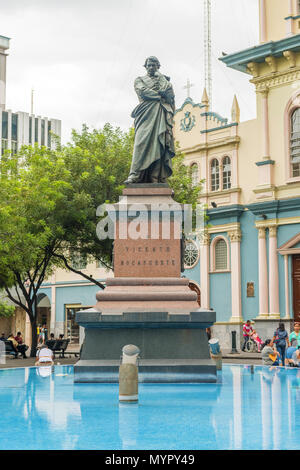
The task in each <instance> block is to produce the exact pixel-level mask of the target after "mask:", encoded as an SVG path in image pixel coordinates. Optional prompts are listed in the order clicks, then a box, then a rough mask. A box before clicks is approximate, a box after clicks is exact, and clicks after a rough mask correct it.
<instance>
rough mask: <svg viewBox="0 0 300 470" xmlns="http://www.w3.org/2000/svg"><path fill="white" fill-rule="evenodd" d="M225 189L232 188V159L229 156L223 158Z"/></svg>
mask: <svg viewBox="0 0 300 470" xmlns="http://www.w3.org/2000/svg"><path fill="white" fill-rule="evenodd" d="M222 163H223V164H222V166H223V189H230V188H231V161H230V158H229V157H225V158H223V162H222Z"/></svg>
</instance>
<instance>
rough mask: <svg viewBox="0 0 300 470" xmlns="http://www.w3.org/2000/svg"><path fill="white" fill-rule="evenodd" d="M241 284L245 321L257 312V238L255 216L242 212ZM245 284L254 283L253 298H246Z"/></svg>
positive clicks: (248, 212) (253, 316)
mask: <svg viewBox="0 0 300 470" xmlns="http://www.w3.org/2000/svg"><path fill="white" fill-rule="evenodd" d="M240 223H241V231H242V241H241V283H242V289H241V291H242V313H243V318H244V319H245V320H251V319H252V318H255V317H256V316H257V314H258V310H259V297H258V294H259V291H258V262H257V261H258V236H257V228H256V227H255V215H254V214H252V212H250V211H245V212H243V214H242V216H241V218H240ZM247 282H254V297H247Z"/></svg>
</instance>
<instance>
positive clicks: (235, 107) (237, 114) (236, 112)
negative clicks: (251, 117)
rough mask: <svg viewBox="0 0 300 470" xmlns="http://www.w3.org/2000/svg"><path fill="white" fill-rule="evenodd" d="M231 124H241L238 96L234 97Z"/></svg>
mask: <svg viewBox="0 0 300 470" xmlns="http://www.w3.org/2000/svg"><path fill="white" fill-rule="evenodd" d="M231 122H240V107H239V103H238V100H237V97H236V95H234V98H233V102H232V107H231Z"/></svg>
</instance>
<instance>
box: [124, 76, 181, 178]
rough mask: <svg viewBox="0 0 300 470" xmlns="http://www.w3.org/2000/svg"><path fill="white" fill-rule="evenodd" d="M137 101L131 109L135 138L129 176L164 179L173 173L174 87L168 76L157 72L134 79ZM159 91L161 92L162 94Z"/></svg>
mask: <svg viewBox="0 0 300 470" xmlns="http://www.w3.org/2000/svg"><path fill="white" fill-rule="evenodd" d="M134 89H135V91H136V93H137V95H138V98H139V101H140V104H139V105H138V106H137V107H136V108H135V109H134V110H133V112H132V114H131V117H133V118H134V127H135V140H134V150H133V158H132V164H131V169H130V175H129V177H130V176H135V177H138V179H137V180H136V182H139V183H143V182H145V183H149V182H164V181H165V179H166V178H168V177H169V176H171V174H172V164H171V159H172V158H173V157H174V155H175V149H174V137H173V133H172V126H173V115H174V111H175V102H174V91H173V87H172V85H171V83H170V81H169V78H168V77H166V76H165V75H162V74H161V73H159V72H156V73H155V75H154V76H153V77H150V76H149V75H145V76H144V77H138V78H137V79H136V80H135V82H134ZM158 91H160V92H163V93H162V95H161V94H159V93H158Z"/></svg>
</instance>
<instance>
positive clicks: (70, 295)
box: [55, 285, 100, 322]
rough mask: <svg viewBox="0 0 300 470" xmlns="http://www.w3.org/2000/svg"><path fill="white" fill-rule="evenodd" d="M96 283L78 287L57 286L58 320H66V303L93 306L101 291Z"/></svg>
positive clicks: (56, 314) (56, 313)
mask: <svg viewBox="0 0 300 470" xmlns="http://www.w3.org/2000/svg"><path fill="white" fill-rule="evenodd" d="M99 290H100V289H99V287H97V286H96V285H90V286H77V287H75V286H74V287H71V286H70V287H69V286H68V287H57V288H56V312H55V316H56V321H60V322H62V321H64V314H65V305H66V304H81V305H82V306H92V305H95V304H96V293H97V292H98V291H99Z"/></svg>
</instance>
